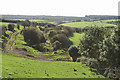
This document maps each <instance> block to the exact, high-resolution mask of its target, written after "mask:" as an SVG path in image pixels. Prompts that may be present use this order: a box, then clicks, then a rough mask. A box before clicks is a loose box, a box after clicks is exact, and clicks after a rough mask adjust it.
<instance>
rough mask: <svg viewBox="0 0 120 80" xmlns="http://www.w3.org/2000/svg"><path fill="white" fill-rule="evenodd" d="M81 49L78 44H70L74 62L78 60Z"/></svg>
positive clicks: (69, 50)
mask: <svg viewBox="0 0 120 80" xmlns="http://www.w3.org/2000/svg"><path fill="white" fill-rule="evenodd" d="M78 51H79V49H78V48H77V47H76V46H70V47H69V49H68V52H69V55H70V56H71V57H72V59H73V62H75V61H76V60H77V57H78V56H79V54H78Z"/></svg>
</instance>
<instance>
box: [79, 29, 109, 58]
mask: <svg viewBox="0 0 120 80" xmlns="http://www.w3.org/2000/svg"><path fill="white" fill-rule="evenodd" d="M107 31H108V32H109V30H106V29H105V28H103V27H101V28H99V27H91V28H89V30H88V31H87V32H86V33H85V35H84V36H83V38H82V39H81V40H80V43H79V49H80V54H82V55H84V56H87V57H90V58H96V59H98V58H99V55H100V52H99V49H100V48H99V44H101V43H102V41H103V40H104V39H105V37H104V36H105V34H107V33H108V32H107Z"/></svg>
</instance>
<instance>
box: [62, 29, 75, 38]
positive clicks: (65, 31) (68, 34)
mask: <svg viewBox="0 0 120 80" xmlns="http://www.w3.org/2000/svg"><path fill="white" fill-rule="evenodd" d="M63 32H64V33H65V34H66V36H72V33H73V32H74V29H73V28H71V27H63Z"/></svg>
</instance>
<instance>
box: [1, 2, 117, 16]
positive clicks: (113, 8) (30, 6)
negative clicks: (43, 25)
mask: <svg viewBox="0 0 120 80" xmlns="http://www.w3.org/2000/svg"><path fill="white" fill-rule="evenodd" d="M118 1H119V0H1V1H0V3H1V4H0V14H14V15H54V16H80V17H81V16H85V15H118Z"/></svg>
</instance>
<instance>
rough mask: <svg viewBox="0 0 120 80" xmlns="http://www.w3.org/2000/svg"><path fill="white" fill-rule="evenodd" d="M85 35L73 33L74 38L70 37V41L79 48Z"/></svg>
mask: <svg viewBox="0 0 120 80" xmlns="http://www.w3.org/2000/svg"><path fill="white" fill-rule="evenodd" d="M83 35H84V33H73V36H72V37H70V38H69V39H70V41H72V42H73V45H76V46H78V45H79V41H80V39H81V38H82V36H83Z"/></svg>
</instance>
